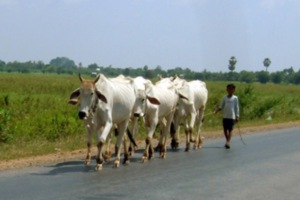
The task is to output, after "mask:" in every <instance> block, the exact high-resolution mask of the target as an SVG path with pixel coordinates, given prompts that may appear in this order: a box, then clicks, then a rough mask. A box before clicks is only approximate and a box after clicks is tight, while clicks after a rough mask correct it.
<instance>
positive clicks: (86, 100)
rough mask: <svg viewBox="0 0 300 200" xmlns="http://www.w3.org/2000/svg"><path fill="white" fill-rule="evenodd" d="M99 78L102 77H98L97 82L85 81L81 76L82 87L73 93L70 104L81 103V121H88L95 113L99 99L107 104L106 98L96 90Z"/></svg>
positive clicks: (79, 113) (79, 114)
mask: <svg viewBox="0 0 300 200" xmlns="http://www.w3.org/2000/svg"><path fill="white" fill-rule="evenodd" d="M99 78H100V76H97V78H96V79H95V80H84V79H83V78H82V77H81V75H80V74H79V80H80V81H81V86H80V87H79V88H77V89H76V90H74V91H73V92H72V94H71V96H70V99H69V104H72V105H75V104H77V103H79V112H78V117H79V118H80V119H86V118H87V117H88V116H89V114H90V113H93V112H95V110H96V107H97V105H98V99H100V100H102V101H103V102H105V103H106V102H107V100H106V98H105V96H104V95H102V94H101V92H99V91H98V90H97V89H96V86H95V84H96V82H97V81H98V80H99Z"/></svg>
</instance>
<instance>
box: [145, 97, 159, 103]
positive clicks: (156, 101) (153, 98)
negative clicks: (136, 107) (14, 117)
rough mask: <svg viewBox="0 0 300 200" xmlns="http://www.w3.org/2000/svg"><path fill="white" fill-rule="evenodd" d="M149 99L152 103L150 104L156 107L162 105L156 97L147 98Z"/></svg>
mask: <svg viewBox="0 0 300 200" xmlns="http://www.w3.org/2000/svg"><path fill="white" fill-rule="evenodd" d="M147 99H148V100H149V101H150V103H152V104H154V105H160V102H159V100H158V99H157V98H155V97H149V96H147Z"/></svg>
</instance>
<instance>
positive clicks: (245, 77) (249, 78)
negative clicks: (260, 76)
mask: <svg viewBox="0 0 300 200" xmlns="http://www.w3.org/2000/svg"><path fill="white" fill-rule="evenodd" d="M239 80H240V81H241V82H245V83H253V82H255V80H256V76H255V74H254V73H253V72H248V71H245V70H243V71H241V72H240V77H239Z"/></svg>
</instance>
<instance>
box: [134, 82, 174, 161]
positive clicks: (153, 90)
mask: <svg viewBox="0 0 300 200" xmlns="http://www.w3.org/2000/svg"><path fill="white" fill-rule="evenodd" d="M177 102H178V94H177V93H176V90H175V88H174V87H168V86H167V84H166V85H164V84H162V85H159V84H156V85H153V84H152V83H146V84H145V92H144V93H140V95H139V96H138V98H137V101H136V104H135V109H134V110H135V116H141V115H144V119H145V126H146V129H147V137H146V147H145V151H144V154H143V157H142V161H146V160H148V159H151V158H152V156H153V152H154V150H153V146H152V138H153V134H154V131H155V128H156V126H157V125H158V123H159V125H160V128H161V132H162V134H161V137H160V144H162V147H161V148H160V157H161V158H165V157H166V140H167V136H168V133H169V131H170V125H171V122H172V120H173V115H174V112H175V110H176V105H177Z"/></svg>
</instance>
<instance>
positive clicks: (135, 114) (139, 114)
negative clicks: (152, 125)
mask: <svg viewBox="0 0 300 200" xmlns="http://www.w3.org/2000/svg"><path fill="white" fill-rule="evenodd" d="M133 115H134V116H135V117H143V116H144V113H134V114H133Z"/></svg>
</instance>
